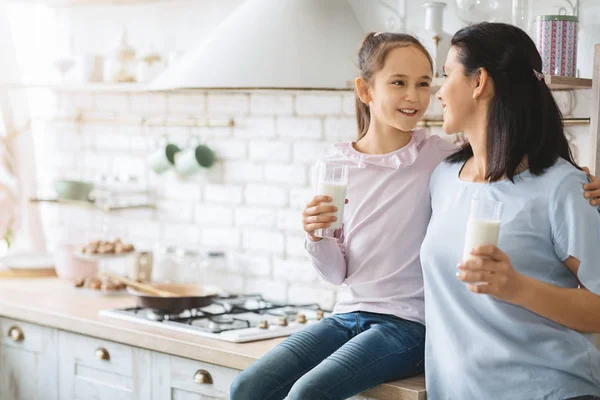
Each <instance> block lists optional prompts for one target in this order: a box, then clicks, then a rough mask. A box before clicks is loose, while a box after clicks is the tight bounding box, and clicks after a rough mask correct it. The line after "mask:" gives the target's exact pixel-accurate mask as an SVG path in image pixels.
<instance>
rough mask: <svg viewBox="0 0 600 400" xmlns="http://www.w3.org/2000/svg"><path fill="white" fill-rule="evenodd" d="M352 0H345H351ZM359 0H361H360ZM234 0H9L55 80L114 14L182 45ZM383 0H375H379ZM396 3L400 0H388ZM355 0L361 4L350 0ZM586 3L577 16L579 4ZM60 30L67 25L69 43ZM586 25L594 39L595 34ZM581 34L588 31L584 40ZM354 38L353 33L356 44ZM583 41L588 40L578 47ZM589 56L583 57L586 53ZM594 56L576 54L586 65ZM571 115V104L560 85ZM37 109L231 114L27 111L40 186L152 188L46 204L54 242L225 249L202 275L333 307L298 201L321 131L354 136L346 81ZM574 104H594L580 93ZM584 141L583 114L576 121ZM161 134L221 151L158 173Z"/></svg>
mask: <svg viewBox="0 0 600 400" xmlns="http://www.w3.org/2000/svg"><path fill="white" fill-rule="evenodd" d="M357 1H358V0H353V2H354V3H356V2H357ZM361 2H363V3H362V5H360V6H361V7H364V4H365V3H367V2H366V1H364V0H361ZM240 3H241V0H214V1H209V0H202V1H194V0H174V1H165V2H161V3H150V4H147V5H139V6H102V7H79V8H70V9H68V8H65V9H47V8H45V7H43V6H36V5H31V4H23V3H16V4H14V5H13V6H12V7H11V16H12V18H13V22H14V23H13V29H14V33H15V38H16V41H17V45H18V48H17V50H18V52H19V58H20V61H21V65H22V67H23V68H24V71H25V73H26V77H28V78H30V79H56V72H55V71H53V69H52V67H51V65H50V63H51V60H52V59H54V58H55V57H56V56H58V55H60V54H62V53H64V52H67V51H70V52H71V55H80V54H88V53H98V54H107V53H109V52H111V51H112V50H113V49H114V48H115V47H116V46H117V44H118V41H119V38H120V35H121V28H122V26H126V27H127V31H128V38H129V43H130V44H131V45H132V46H133V47H134V48H136V49H138V50H139V52H140V53H141V52H147V51H157V52H160V53H162V54H166V53H168V52H170V51H176V50H186V49H188V48H190V47H192V46H193V44H194V43H195V42H197V41H199V40H202V38H203V37H205V36H206V35H207V34H208V33H209V32H210V31H211V30H212V29H213V28H214V27H215V26H216V25H217V23H218V22H219V21H220V20H222V19H223V18H224V17H226V15H227V14H228V13H229V12H231V11H232V10H233V9H234V8H235V7H236V6H237V5H239V4H240ZM376 3H377V1H369V4H371V5H374V4H376ZM391 3H395V2H393V1H392V2H391ZM407 3H408V7H409V8H408V11H407V17H406V21H405V24H406V30H408V31H409V32H412V33H415V34H417V35H420V36H421V37H422V38H424V40H427V38H426V35H425V33H424V32H422V24H423V18H424V12H423V8H422V4H423V3H424V1H407ZM448 3H449V5H448V7H447V8H446V13H445V18H444V24H445V29H446V30H447V31H448V32H449V33H452V32H454V31H455V30H456V29H458V28H459V27H460V26H461V22H460V21H459V20H458V18H457V17H456V16H455V14H454V10H455V7H454V2H453V1H448ZM592 3H594V2H592V1H591V0H589V1H583V2H582V4H583V9H584V10H585V12H584V13H582V20H583V19H585V20H586V21H587V22H586V24H587V25H585V26H584V27H583V28H582V30H583V31H584V32H586V34H587V32H590V33H593V32H598V24H599V22H598V21H600V18H591V17H590V16H593V15H597V13H598V12H599V6H598V5H594V4H592ZM354 5H355V7H356V6H357V5H356V4H354ZM372 7H373V8H371V9H370V10H371V11H370V12H368V13H364V15H365V16H367V17H366V18H361V22H362V23H363V25H364V26H365V28H366V29H368V30H385V26H386V21H387V20H388V19H389V18H394V17H395V14H394V12H393V10H390V9H389V8H376V7H375V6H372ZM583 15H585V17H583ZM68 34H70V35H71V37H72V38H73V39H72V41H71V42H70V43H71V46H70V47H69V40H67V39H66V37H67V36H68ZM592 37H593V38H595V39H596V41H597V42H600V34H597V33H594V34H593V36H592ZM586 40H587V41H588V42H589V41H590V39H589V38H587V39H586ZM357 45H358V44H357ZM586 54H587V53H586ZM588 57H589V56H588ZM588 64H589V60H588V61H586V60H585V56H584V57H580V65H586V66H587V65H588ZM560 96H561V97H560V101H561V103H564V104H565V107H564V110H565V113H566V114H567V115H569V114H571V112H570V111H569V109H570V108H572V107H569V105H570V104H571V103H572V102H571V99H570V96H569V95H568V94H565V93H563V94H560ZM29 98H30V101H31V103H32V108H33V112H34V113H36V114H37V115H38V116H44V117H52V116H56V115H61V116H73V115H76V114H77V113H80V112H83V113H84V114H85V115H86V116H101V117H109V118H112V117H114V118H122V117H132V116H136V117H141V116H157V115H158V116H170V117H175V118H181V117H190V116H193V117H210V118H234V120H235V123H236V126H235V127H234V128H215V129H188V128H177V127H171V128H167V129H159V128H154V129H142V127H141V126H119V125H106V124H105V125H103V124H88V125H83V126H77V125H75V124H72V123H58V122H53V121H51V120H48V119H46V120H45V121H40V122H38V123H36V124H35V126H34V128H35V129H34V132H35V140H36V149H35V157H36V160H37V162H38V169H39V173H38V175H39V176H40V186H41V187H48V186H50V185H51V183H52V182H53V180H54V179H56V178H62V177H73V178H78V179H91V180H94V179H98V177H99V176H100V175H102V174H121V175H123V174H127V175H133V176H136V177H137V178H138V179H139V181H140V182H141V183H142V184H145V185H147V186H148V187H149V188H151V189H152V190H153V191H154V192H156V194H157V198H158V203H157V204H158V209H157V210H155V211H149V210H137V211H127V212H121V213H119V214H103V213H99V212H90V211H87V210H84V209H79V208H71V207H57V206H54V205H43V206H42V211H43V216H44V223H45V232H46V236H47V237H48V239H49V242H50V243H51V244H52V243H56V242H57V241H59V240H64V238H69V240H76V241H77V240H79V241H81V240H82V239H88V238H93V237H97V236H98V235H103V234H109V235H119V236H121V237H122V238H124V239H126V240H131V241H134V242H135V243H136V244H138V245H140V247H146V248H152V246H154V245H155V244H156V243H171V244H180V245H184V246H188V247H193V248H200V249H224V250H227V251H228V252H229V254H230V256H231V259H232V260H236V262H234V263H232V264H231V265H230V267H229V268H228V269H225V270H218V271H203V272H202V274H201V276H199V277H198V280H199V281H202V282H210V283H216V284H219V285H222V286H223V287H224V288H225V289H227V290H231V291H234V292H238V291H248V292H263V293H265V294H266V295H267V296H268V297H271V298H274V299H276V300H287V301H292V302H308V301H311V302H312V301H317V302H319V303H321V304H322V306H325V307H331V306H332V304H333V302H334V300H335V290H334V289H333V288H331V287H330V286H328V285H326V284H324V283H322V282H321V280H320V279H319V278H318V277H317V275H316V273H315V272H314V271H313V270H312V269H311V267H310V265H309V263H308V258H307V256H306V254H305V252H304V250H303V244H302V242H303V234H302V230H301V224H300V211H301V210H302V208H303V205H304V204H305V202H306V201H307V200H308V198H310V195H311V191H310V186H309V181H308V177H309V170H310V166H311V165H312V163H313V162H314V160H315V157H316V155H317V154H318V153H319V152H320V151H321V150H322V149H323V148H324V147H325V146H326V145H327V144H328V143H331V142H335V141H340V140H352V139H353V138H354V137H355V130H356V128H355V123H354V103H353V96H352V95H351V94H349V93H348V94H330V93H329V94H319V93H317V94H307V93H302V92H282V93H274V94H273V93H272V94H265V93H253V94H248V93H204V92H198V93H194V94H168V95H167V94H160V95H144V94H123V93H121V94H89V93H82V94H64V95H61V96H57V94H56V93H51V92H49V91H45V90H32V91H31V92H30V93H29ZM577 104H578V106H577V107H576V108H575V111H574V115H575V116H589V113H588V110H587V109H586V106H587V104H589V103H588V100H586V97H585V95H583V96H581V95H579V100H578V102H577ZM570 131H572V133H573V134H574V138H575V141H576V142H577V144H578V145H579V147H580V148H583V149H584V151H582V152H580V153H581V161H582V162H583V163H584V164H585V163H586V157H585V155H586V151H587V147H586V144H587V138H588V137H589V135H588V134H587V131H588V127H583V128H577V129H570ZM164 137H166V138H168V139H169V140H170V141H173V142H175V143H178V144H181V145H182V146H185V145H186V144H188V143H189V140H190V138H193V137H200V138H201V140H203V141H205V142H207V143H208V144H209V145H211V146H212V147H213V148H214V149H215V150H216V152H217V154H218V157H219V162H218V163H217V165H216V166H215V168H214V169H213V170H212V171H211V172H210V173H208V174H206V175H202V176H198V177H196V178H193V179H190V180H187V181H182V180H180V179H179V178H177V177H176V176H175V175H174V174H167V175H166V176H156V175H155V174H153V173H152V172H150V171H149V168H148V166H147V164H146V161H145V156H146V155H147V154H148V152H149V151H151V150H153V149H155V148H157V146H158V144H159V143H160V142H161V140H162V139H163V138H164Z"/></svg>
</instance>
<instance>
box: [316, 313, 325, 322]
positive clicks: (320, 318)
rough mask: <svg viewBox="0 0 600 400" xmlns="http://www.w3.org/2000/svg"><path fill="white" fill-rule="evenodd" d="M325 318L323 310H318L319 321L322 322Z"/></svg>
mask: <svg viewBox="0 0 600 400" xmlns="http://www.w3.org/2000/svg"><path fill="white" fill-rule="evenodd" d="M324 316H325V312H324V311H323V310H317V321H320V320H322V319H323V317H324Z"/></svg>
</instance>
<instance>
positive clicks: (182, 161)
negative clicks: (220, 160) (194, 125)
mask: <svg viewBox="0 0 600 400" xmlns="http://www.w3.org/2000/svg"><path fill="white" fill-rule="evenodd" d="M214 163H215V153H213V151H212V150H211V149H210V148H209V147H208V146H205V145H202V144H201V145H198V146H196V147H194V148H192V149H188V150H184V151H182V152H181V153H179V154H178V155H177V157H176V160H175V170H176V171H177V173H178V174H179V175H181V176H183V177H185V178H187V177H190V176H192V175H194V174H196V173H198V172H200V171H201V170H202V169H204V168H210V167H211V166H212V165H213V164H214Z"/></svg>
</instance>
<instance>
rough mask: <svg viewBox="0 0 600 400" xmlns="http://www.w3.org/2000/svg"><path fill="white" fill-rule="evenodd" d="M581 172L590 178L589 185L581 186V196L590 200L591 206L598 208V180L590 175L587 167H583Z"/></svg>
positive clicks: (599, 197) (599, 196) (599, 182)
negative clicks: (582, 192)
mask: <svg viewBox="0 0 600 400" xmlns="http://www.w3.org/2000/svg"><path fill="white" fill-rule="evenodd" d="M583 172H585V173H586V175H587V176H588V178H590V183H587V184H585V185H583V190H585V192H584V194H583V196H584V197H585V198H586V199H589V200H590V204H591V205H593V206H598V205H600V180H598V178H596V177H595V176H594V175H592V174H591V173H590V169H589V168H588V167H583Z"/></svg>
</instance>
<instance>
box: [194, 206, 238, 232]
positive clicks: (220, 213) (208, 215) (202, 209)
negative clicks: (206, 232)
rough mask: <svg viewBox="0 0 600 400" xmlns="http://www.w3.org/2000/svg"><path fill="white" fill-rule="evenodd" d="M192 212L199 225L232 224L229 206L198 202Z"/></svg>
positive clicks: (231, 213) (231, 212) (225, 225)
mask: <svg viewBox="0 0 600 400" xmlns="http://www.w3.org/2000/svg"><path fill="white" fill-rule="evenodd" d="M194 214H195V218H196V223H197V224H198V225H199V226H211V227H212V226H214V227H227V226H232V225H233V211H232V209H231V208H230V207H226V206H220V205H212V204H198V205H197V206H196V211H195V213H194Z"/></svg>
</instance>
